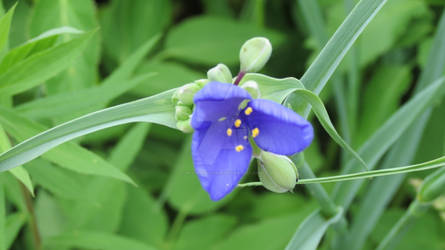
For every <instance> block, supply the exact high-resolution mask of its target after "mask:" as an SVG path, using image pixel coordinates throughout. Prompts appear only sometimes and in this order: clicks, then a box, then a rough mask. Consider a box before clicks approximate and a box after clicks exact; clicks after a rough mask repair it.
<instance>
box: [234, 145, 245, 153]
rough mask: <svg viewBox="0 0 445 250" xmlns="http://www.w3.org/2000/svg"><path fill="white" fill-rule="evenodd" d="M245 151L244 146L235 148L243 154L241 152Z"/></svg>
mask: <svg viewBox="0 0 445 250" xmlns="http://www.w3.org/2000/svg"><path fill="white" fill-rule="evenodd" d="M243 149H244V146H243V145H238V146H236V147H235V150H236V152H241V151H243Z"/></svg>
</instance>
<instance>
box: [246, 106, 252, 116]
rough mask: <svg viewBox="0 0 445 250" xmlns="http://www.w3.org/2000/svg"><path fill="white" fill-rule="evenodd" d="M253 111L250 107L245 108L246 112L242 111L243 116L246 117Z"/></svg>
mask: <svg viewBox="0 0 445 250" xmlns="http://www.w3.org/2000/svg"><path fill="white" fill-rule="evenodd" d="M252 111H253V109H252V108H251V107H248V108H246V110H244V114H246V115H250V114H251V113H252Z"/></svg>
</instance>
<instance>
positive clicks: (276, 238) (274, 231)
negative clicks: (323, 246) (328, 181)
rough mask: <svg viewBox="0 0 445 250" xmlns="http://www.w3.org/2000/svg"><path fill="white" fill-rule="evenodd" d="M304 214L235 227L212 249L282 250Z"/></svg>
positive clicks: (298, 213)
mask: <svg viewBox="0 0 445 250" xmlns="http://www.w3.org/2000/svg"><path fill="white" fill-rule="evenodd" d="M306 214H307V213H305V212H304V213H300V212H299V211H296V212H295V214H293V215H288V216H281V217H278V218H273V219H268V220H262V221H259V222H258V223H253V224H248V225H244V226H240V227H237V228H236V229H235V230H234V231H233V232H232V233H231V234H230V235H228V236H227V237H225V238H224V239H222V240H221V241H220V242H218V244H216V245H215V246H214V247H213V249H218V250H223V249H227V250H229V249H257V250H262V249H264V250H270V249H283V248H284V247H285V246H286V243H287V242H288V241H289V238H290V237H291V236H292V233H293V232H294V230H295V225H298V224H299V223H300V222H301V221H302V220H303V219H304V217H303V216H306Z"/></svg>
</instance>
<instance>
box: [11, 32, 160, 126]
mask: <svg viewBox="0 0 445 250" xmlns="http://www.w3.org/2000/svg"><path fill="white" fill-rule="evenodd" d="M158 40H159V36H155V37H154V38H153V39H151V40H149V41H148V42H146V43H144V44H143V45H142V46H141V47H140V48H139V49H138V50H136V51H135V52H134V53H133V54H132V55H131V56H130V57H128V59H127V60H126V61H125V62H124V63H123V64H122V65H121V66H120V67H119V68H118V69H116V70H115V71H114V72H113V73H112V74H111V75H110V76H109V77H107V78H106V79H105V80H104V81H103V83H102V84H101V85H100V86H97V87H91V88H87V89H83V90H78V91H75V92H62V93H59V94H54V95H51V96H47V97H45V98H40V99H37V100H34V101H31V102H27V103H25V104H23V105H20V106H18V107H17V108H16V110H17V111H19V112H20V113H22V114H24V115H26V116H27V117H31V118H34V119H41V118H49V119H53V118H54V117H57V118H58V120H64V118H65V117H68V118H70V119H71V118H72V117H76V116H80V115H84V114H86V113H88V112H93V111H96V110H98V109H101V108H104V107H105V106H106V105H107V104H108V103H109V102H110V101H111V100H112V99H114V98H116V97H117V96H119V95H121V94H123V93H124V92H126V91H128V90H130V89H132V88H134V87H135V86H137V85H138V84H140V83H141V82H145V81H147V80H148V78H152V77H153V76H155V73H145V74H141V75H140V76H138V77H135V78H133V79H131V80H130V78H131V75H132V74H133V72H134V71H135V69H136V67H137V66H138V65H139V64H140V62H141V61H142V59H143V58H144V56H145V55H146V54H147V53H148V52H149V51H151V50H152V49H153V47H154V45H155V44H156V43H157V41H158ZM146 72H153V71H146ZM155 80H156V79H153V78H152V81H155ZM147 82H148V81H147ZM91 96H95V97H96V98H91Z"/></svg>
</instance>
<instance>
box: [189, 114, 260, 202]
mask: <svg viewBox="0 0 445 250" xmlns="http://www.w3.org/2000/svg"><path fill="white" fill-rule="evenodd" d="M230 126H231V124H230V123H229V121H222V122H215V123H212V124H211V125H210V126H208V127H207V128H201V129H199V130H195V132H194V134H193V141H192V156H193V163H194V166H195V171H196V174H197V175H198V178H199V181H200V182H201V185H202V187H203V188H204V189H205V190H206V191H207V192H208V193H209V195H210V198H211V199H212V200H214V201H217V200H220V199H222V198H223V197H224V196H226V195H227V194H228V193H230V192H231V191H232V190H233V189H234V188H235V187H236V186H237V184H238V183H239V181H240V180H241V178H242V177H243V175H244V174H245V173H246V171H247V168H248V167H249V163H250V159H251V157H252V148H251V146H250V144H249V141H248V140H245V139H244V136H246V135H247V129H237V130H234V131H233V134H232V135H231V136H228V135H227V128H228V127H230ZM239 145H241V146H242V147H239V148H238V151H239V152H238V151H237V150H236V146H239ZM240 149H241V150H240Z"/></svg>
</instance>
